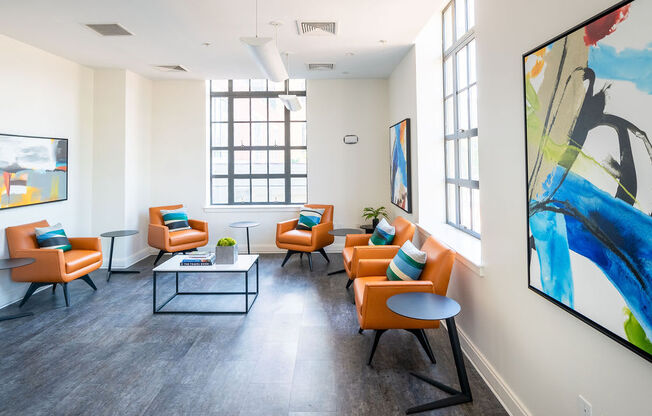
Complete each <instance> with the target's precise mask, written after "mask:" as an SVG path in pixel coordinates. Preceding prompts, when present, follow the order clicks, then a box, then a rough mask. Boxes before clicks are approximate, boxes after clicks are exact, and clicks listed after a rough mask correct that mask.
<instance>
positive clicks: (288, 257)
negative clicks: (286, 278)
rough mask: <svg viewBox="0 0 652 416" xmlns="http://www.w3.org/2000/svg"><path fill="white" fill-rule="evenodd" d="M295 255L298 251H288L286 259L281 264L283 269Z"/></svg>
mask: <svg viewBox="0 0 652 416" xmlns="http://www.w3.org/2000/svg"><path fill="white" fill-rule="evenodd" d="M295 253H296V251H292V250H288V252H287V253H286V254H285V258H284V259H283V263H281V267H283V266H285V263H287V262H288V260H289V259H290V257H292V255H293V254H295Z"/></svg>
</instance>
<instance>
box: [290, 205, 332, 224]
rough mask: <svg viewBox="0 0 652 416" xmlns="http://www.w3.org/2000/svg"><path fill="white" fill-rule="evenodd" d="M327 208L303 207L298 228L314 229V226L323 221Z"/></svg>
mask: <svg viewBox="0 0 652 416" xmlns="http://www.w3.org/2000/svg"><path fill="white" fill-rule="evenodd" d="M324 211H325V209H323V208H308V207H306V206H304V207H301V210H300V211H299V223H298V224H297V230H312V227H314V226H315V225H317V224H319V223H320V222H321V217H322V215H324Z"/></svg>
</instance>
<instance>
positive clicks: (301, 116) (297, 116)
mask: <svg viewBox="0 0 652 416" xmlns="http://www.w3.org/2000/svg"><path fill="white" fill-rule="evenodd" d="M297 99H298V100H299V102H300V103H301V110H299V111H290V120H292V121H295V120H298V121H303V120H305V119H306V97H297Z"/></svg>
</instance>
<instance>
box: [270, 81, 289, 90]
mask: <svg viewBox="0 0 652 416" xmlns="http://www.w3.org/2000/svg"><path fill="white" fill-rule="evenodd" d="M267 91H285V81H281V82H274V81H267Z"/></svg>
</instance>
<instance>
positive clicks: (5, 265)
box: [0, 257, 36, 321]
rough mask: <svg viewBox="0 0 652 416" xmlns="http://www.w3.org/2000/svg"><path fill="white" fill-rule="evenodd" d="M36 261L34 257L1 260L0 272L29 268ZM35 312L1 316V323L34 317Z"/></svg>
mask: <svg viewBox="0 0 652 416" xmlns="http://www.w3.org/2000/svg"><path fill="white" fill-rule="evenodd" d="M35 261H36V259H35V258H33V257H22V258H17V259H0V270H11V269H15V268H17V267H23V266H27V265H28V264H32V263H34V262H35ZM33 315H34V312H23V313H16V314H13V315H5V316H0V321H8V320H10V319H18V318H25V317H27V316H33Z"/></svg>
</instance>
